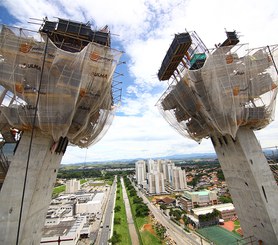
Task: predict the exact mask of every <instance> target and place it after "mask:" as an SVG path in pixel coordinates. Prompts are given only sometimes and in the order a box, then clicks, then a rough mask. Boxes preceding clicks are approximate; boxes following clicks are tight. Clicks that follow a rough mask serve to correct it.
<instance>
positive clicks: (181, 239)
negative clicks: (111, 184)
mask: <svg viewBox="0 0 278 245" xmlns="http://www.w3.org/2000/svg"><path fill="white" fill-rule="evenodd" d="M135 188H136V190H137V194H138V196H139V197H142V198H143V201H144V202H145V203H146V204H147V205H148V207H149V209H150V211H151V212H152V214H153V215H154V217H155V218H156V220H157V221H159V222H160V223H161V224H162V225H163V226H165V227H166V228H167V233H168V234H169V236H170V237H172V238H173V240H174V241H175V242H176V244H177V245H184V244H190V245H199V244H202V245H206V244H209V243H208V242H206V241H205V240H201V238H200V237H198V236H196V235H195V234H193V233H188V234H187V233H185V231H184V230H183V229H182V227H180V226H178V225H176V224H174V223H173V222H172V221H171V220H170V218H169V217H168V216H165V215H164V214H163V213H162V211H161V210H160V209H158V208H156V207H155V206H154V205H153V204H152V203H151V202H150V201H149V200H148V199H147V198H146V196H145V195H144V194H143V193H142V192H141V191H139V190H138V188H137V187H135Z"/></svg>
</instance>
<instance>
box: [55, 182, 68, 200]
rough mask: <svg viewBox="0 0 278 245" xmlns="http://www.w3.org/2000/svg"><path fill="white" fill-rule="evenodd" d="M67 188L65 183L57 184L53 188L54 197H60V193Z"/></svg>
mask: <svg viewBox="0 0 278 245" xmlns="http://www.w3.org/2000/svg"><path fill="white" fill-rule="evenodd" d="M65 190H66V186H65V185H60V186H57V187H55V188H54V189H53V192H52V198H56V197H58V195H59V194H60V193H61V192H63V191H65Z"/></svg>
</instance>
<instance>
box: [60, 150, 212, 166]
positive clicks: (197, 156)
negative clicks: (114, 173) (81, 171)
mask: <svg viewBox="0 0 278 245" xmlns="http://www.w3.org/2000/svg"><path fill="white" fill-rule="evenodd" d="M215 158H217V156H216V154H215V153H190V154H176V155H171V156H163V157H152V158H151V159H153V160H158V159H163V160H165V159H167V160H193V159H215ZM148 159H150V158H134V159H117V160H110V161H94V162H79V163H73V164H63V166H65V165H91V164H117V163H126V164H128V163H135V162H137V161H139V160H148Z"/></svg>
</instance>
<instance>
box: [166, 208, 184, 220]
mask: <svg viewBox="0 0 278 245" xmlns="http://www.w3.org/2000/svg"><path fill="white" fill-rule="evenodd" d="M183 213H184V212H183V211H181V210H180V209H172V208H171V209H170V212H169V215H170V216H171V217H173V218H174V219H175V220H176V221H179V220H180V219H181V216H182V214H183Z"/></svg>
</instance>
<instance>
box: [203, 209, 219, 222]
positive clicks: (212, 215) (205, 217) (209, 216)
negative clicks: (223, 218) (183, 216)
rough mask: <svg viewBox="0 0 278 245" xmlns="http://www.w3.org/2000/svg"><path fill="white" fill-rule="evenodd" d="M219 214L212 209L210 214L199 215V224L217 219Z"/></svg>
mask: <svg viewBox="0 0 278 245" xmlns="http://www.w3.org/2000/svg"><path fill="white" fill-rule="evenodd" d="M219 215H220V212H219V211H218V210H216V209H213V211H212V213H207V214H200V215H199V221H200V222H205V221H211V220H214V219H216V218H217V217H219Z"/></svg>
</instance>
